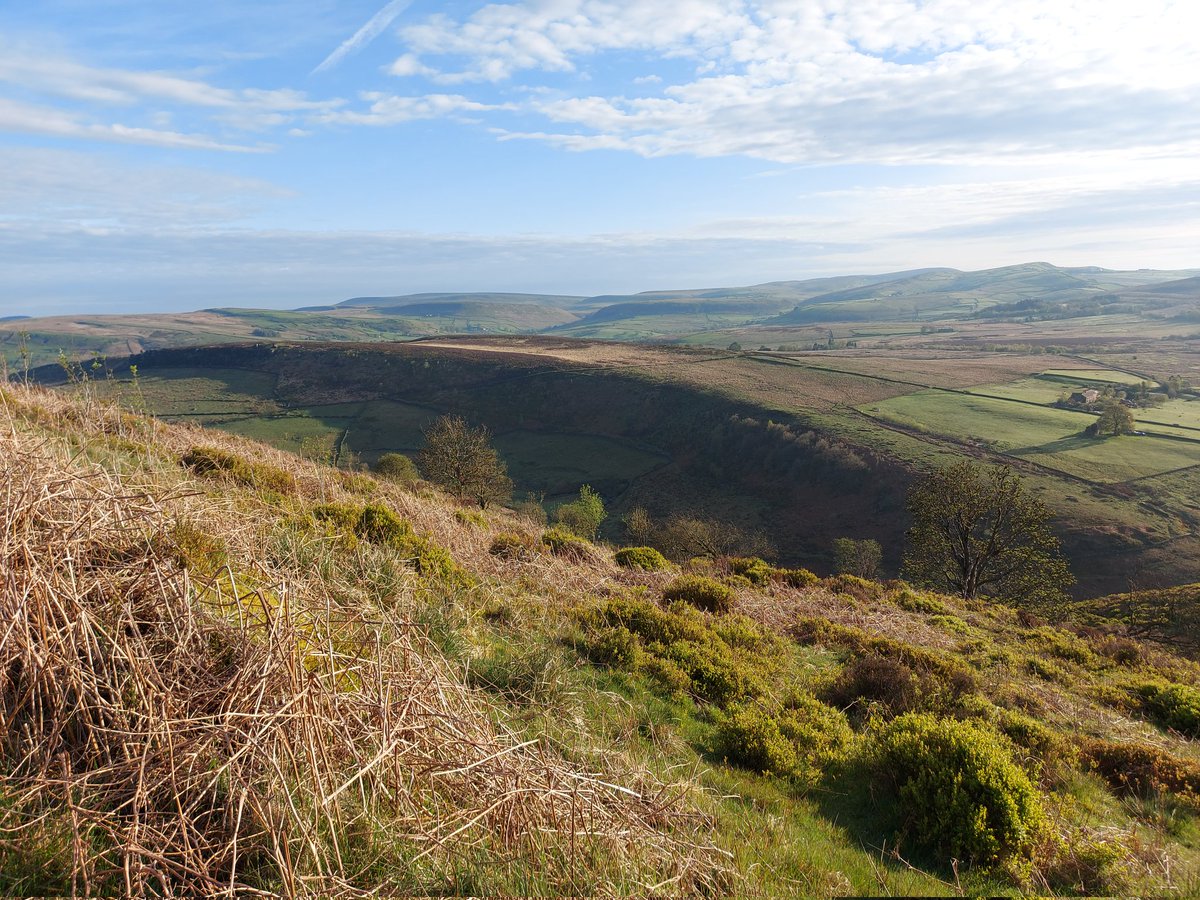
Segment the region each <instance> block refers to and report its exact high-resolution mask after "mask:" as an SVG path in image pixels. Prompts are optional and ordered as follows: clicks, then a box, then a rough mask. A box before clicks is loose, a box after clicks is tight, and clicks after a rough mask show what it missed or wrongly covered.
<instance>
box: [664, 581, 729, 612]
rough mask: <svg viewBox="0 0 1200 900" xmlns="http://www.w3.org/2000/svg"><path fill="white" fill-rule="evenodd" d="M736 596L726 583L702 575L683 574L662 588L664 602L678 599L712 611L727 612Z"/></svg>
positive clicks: (706, 610)
mask: <svg viewBox="0 0 1200 900" xmlns="http://www.w3.org/2000/svg"><path fill="white" fill-rule="evenodd" d="M736 597H737V595H736V594H734V592H733V590H732V589H731V588H729V587H728V586H727V585H724V584H721V582H719V581H714V580H713V579H712V578H706V577H705V576H703V575H683V576H680V577H679V578H676V579H675V580H674V581H672V582H671V583H670V584H669V585H667V586H666V587H665V588H663V600H664V601H665V602H667V603H674V602H676V601H680V602H683V603H687V604H689V605H691V606H694V607H696V608H697V609H702V610H704V611H705V612H712V613H723V612H728V611H729V610H730V609H732V608H733V602H734V600H735V599H736Z"/></svg>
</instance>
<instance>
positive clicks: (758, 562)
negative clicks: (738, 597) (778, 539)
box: [729, 556, 776, 587]
mask: <svg viewBox="0 0 1200 900" xmlns="http://www.w3.org/2000/svg"><path fill="white" fill-rule="evenodd" d="M729 571H730V572H731V573H732V574H734V575H740V576H742V577H743V578H745V579H746V580H747V581H749V582H750V583H751V584H752V585H755V586H756V587H766V586H767V585H768V584H770V583H771V576H772V575H773V574H774V573H775V571H776V570H775V569H774V568H773V567H772V566H771V565H770V563H768V562H767V561H766V560H763V559H760V558H759V557H757V556H735V557H732V558H731V559H730V560H729Z"/></svg>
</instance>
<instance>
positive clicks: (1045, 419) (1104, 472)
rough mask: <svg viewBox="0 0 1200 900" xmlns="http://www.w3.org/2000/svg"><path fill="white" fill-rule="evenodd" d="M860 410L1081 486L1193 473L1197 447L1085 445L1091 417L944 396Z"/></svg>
mask: <svg viewBox="0 0 1200 900" xmlns="http://www.w3.org/2000/svg"><path fill="white" fill-rule="evenodd" d="M860 409H861V410H862V411H863V412H865V413H867V414H869V415H872V416H877V417H879V418H881V419H883V420H885V421H888V422H892V423H895V424H897V425H901V426H904V427H906V428H911V429H914V430H916V431H919V432H928V433H931V434H935V435H938V436H942V437H947V438H950V439H952V440H955V441H960V442H963V443H967V444H973V445H976V446H979V447H984V448H987V449H989V450H992V451H996V452H1001V453H1004V454H1008V455H1011V456H1017V457H1021V458H1023V459H1027V460H1029V461H1031V462H1036V463H1038V464H1039V465H1042V466H1046V467H1048V468H1051V469H1056V470H1058V471H1060V472H1063V473H1065V474H1067V475H1071V476H1074V477H1076V478H1081V479H1084V480H1086V481H1095V482H1101V483H1115V482H1124V481H1129V480H1130V479H1134V478H1144V477H1146V476H1148V475H1156V474H1160V473H1163V472H1169V471H1174V470H1176V469H1182V468H1187V467H1189V466H1195V465H1200V443H1191V442H1187V441H1176V440H1170V439H1167V438H1163V437H1158V436H1155V435H1152V434H1146V435H1143V436H1123V437H1119V438H1111V437H1109V438H1093V437H1086V436H1084V435H1083V434H1082V432H1083V430H1084V429H1085V428H1086V427H1087V426H1088V425H1090V424H1091V423H1092V422H1094V421H1095V417H1094V416H1092V415H1090V414H1088V413H1083V412H1075V411H1073V410H1064V409H1054V408H1051V407H1039V406H1033V405H1030V404H1028V403H1013V402H1009V401H1006V400H998V399H993V398H991V397H980V396H975V395H970V394H962V393H956V392H949V391H917V392H915V393H911V394H906V395H904V396H901V397H895V398H892V399H890V400H886V401H882V402H880V403H877V404H871V405H869V406H862V407H860Z"/></svg>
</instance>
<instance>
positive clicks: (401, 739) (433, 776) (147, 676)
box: [0, 388, 720, 895]
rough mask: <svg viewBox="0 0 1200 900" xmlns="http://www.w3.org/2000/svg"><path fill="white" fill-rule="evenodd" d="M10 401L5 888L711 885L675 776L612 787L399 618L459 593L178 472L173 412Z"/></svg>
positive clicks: (293, 488) (301, 472) (439, 533)
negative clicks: (507, 723)
mask: <svg viewBox="0 0 1200 900" xmlns="http://www.w3.org/2000/svg"><path fill="white" fill-rule="evenodd" d="M2 401H3V413H4V418H3V421H0V485H2V486H3V487H2V488H0V490H2V491H3V495H4V496H3V505H2V507H0V573H3V575H2V576H0V577H2V578H3V581H2V582H0V622H3V623H4V624H3V630H2V631H0V734H2V735H3V738H2V744H0V873H2V874H0V879H3V887H4V889H5V890H6V891H15V892H28V891H29V890H33V891H39V892H50V893H96V892H98V893H120V894H125V895H149V894H165V895H184V894H196V895H212V894H231V895H232V894H241V893H247V892H251V893H252V892H256V891H267V892H281V893H286V894H289V895H336V894H358V893H363V892H371V891H384V892H388V891H391V892H397V891H398V892H404V893H431V892H441V891H444V890H462V889H466V888H469V886H470V885H469V884H468V882H471V879H474V882H473V883H474V884H476V885H481V886H483V887H484V888H486V889H488V890H493V891H494V890H501V891H505V892H509V891H512V892H528V893H538V892H547V893H561V892H571V891H577V892H586V893H605V892H629V891H635V890H641V891H646V890H651V889H653V888H654V886H656V885H658V886H662V885H668V886H670V887H671V889H672V890H679V891H688V892H690V891H693V890H697V889H701V888H702V887H703V886H705V885H711V883H712V881H713V879H714V878H716V877H718V876H719V868H720V867H719V866H718V865H717V864H716V857H715V855H714V854H713V853H712V851H711V850H709V849H708V847H707V844H706V843H705V842H704V841H703V840H702V838H701V836H700V835H699V834H698V833H697V831H696V828H697V826H698V824H699V823H698V822H696V821H695V820H693V819H690V818H688V816H687V815H686V812H685V811H684V810H683V809H682V807H681V806H680V803H679V798H680V791H679V789H678V788H676V789H674V790H668V788H667V787H666V785H665V784H663V783H660V782H659V781H658V780H657V779H655V778H653V777H652V776H651V775H649V774H648V773H647V772H644V771H643V772H640V773H638V772H627V773H624V774H625V776H626V778H625V780H624V781H625V783H624V784H619V783H617V782H616V780H615V779H614V776H613V775H610V774H608V773H604V772H599V771H594V770H591V769H588V768H583V767H580V766H578V765H577V764H575V763H573V762H571V761H570V760H568V759H567V758H565V757H563V756H562V755H560V754H559V753H558V752H557V751H556V750H555V749H554V748H552V747H550V746H547V745H545V744H544V743H543V742H541V741H539V740H537V739H532V740H521V739H518V737H517V736H516V735H515V734H514V733H512V732H510V731H508V730H506V728H505V727H504V726H503V725H502V724H500V722H501V720H502V717H501V716H499V715H498V714H497V712H496V710H494V709H492V708H491V707H490V706H489V705H488V702H487V701H486V698H485V697H484V695H482V694H481V693H480V692H478V691H476V690H473V689H472V688H470V687H469V686H468V685H467V684H466V683H465V682H464V680H463V678H462V674H461V673H460V672H457V671H456V670H455V668H454V666H453V664H452V662H451V661H449V660H447V659H446V658H445V657H444V656H443V655H442V654H441V653H440V652H438V651H437V650H436V649H435V647H434V646H433V645H432V644H431V643H430V641H429V639H428V638H427V636H426V633H425V631H424V630H423V629H422V628H420V627H417V623H416V621H415V618H416V617H415V615H414V614H415V612H416V611H417V609H418V606H419V604H418V598H421V597H426V598H427V597H430V596H442V597H445V596H447V592H449V591H453V590H462V588H461V587H456V586H454V585H444V584H440V583H439V582H438V581H437V580H436V579H430V578H427V577H424V576H422V575H420V574H418V573H417V572H415V571H413V570H412V568H411V567H409V566H407V565H406V564H405V560H404V559H403V558H402V557H401V556H398V555H397V553H396V551H393V550H391V549H390V548H388V547H379V546H374V545H364V546H362V547H357V548H354V549H353V550H351V551H347V550H346V549H345V548H342V547H339V546H337V545H336V544H335V543H334V542H332V541H330V540H329V539H328V538H326V537H324V536H323V535H322V534H320V533H318V532H315V531H311V532H306V531H305V530H304V529H301V528H296V527H291V528H289V526H287V524H286V522H287V513H286V510H285V509H284V508H281V507H279V506H272V503H279V502H281V501H280V500H279V498H273V497H269V496H266V495H263V496H260V495H258V494H256V493H255V489H256V487H257V485H256V484H254V483H253V481H252V483H249V484H244V483H240V482H239V487H238V489H237V491H234V490H232V489H231V488H230V487H229V486H228V485H226V486H224V487H222V488H221V490H220V491H217V490H216V489H215V488H206V487H205V486H204V485H202V484H200V483H199V482H194V481H189V480H188V478H187V475H186V472H185V471H184V470H183V469H182V468H180V467H179V466H178V465H177V464H176V465H174V466H172V462H171V460H172V459H178V458H179V457H178V454H180V453H181V452H182V451H183V450H185V449H186V448H187V447H190V446H196V445H198V444H199V443H200V442H198V441H196V440H195V437H196V435H195V434H194V433H190V432H189V430H188V429H170V428H166V427H164V426H161V425H158V424H156V423H142V424H138V425H136V426H135V425H133V424H132V423H127V422H125V419H124V417H123V415H122V414H120V413H118V412H116V411H115V410H108V409H104V408H100V407H98V406H97V407H95V408H92V409H90V410H85V411H83V412H82V413H81V412H80V407H79V406H78V405H76V404H74V403H71V402H69V401H67V400H64V399H61V398H58V397H54V396H51V395H46V394H42V393H39V392H35V391H31V390H26V389H12V388H8V389H3V394H2ZM67 422H69V423H71V427H70V430H69V431H60V430H58V429H59V428H60V427H61V425H62V424H63V423H67ZM122 429H137V432H136V433H133V432H131V431H124V432H123V431H122ZM113 434H116V435H118V436H120V437H122V439H124V440H127V441H129V444H130V446H129V447H127V448H114V447H113V446H112V445H111V443H109V442H107V441H106V438H107V437H109V436H112V435H113ZM126 435H128V436H126ZM204 437H205V441H204V446H206V447H213V449H216V450H219V451H221V453H220V454H213V455H214V456H222V454H224V453H230V454H237V455H239V456H244V455H246V454H247V451H250V453H251V455H252V461H253V463H254V464H255V465H260V466H271V467H272V468H273V469H274V470H278V471H280V472H283V473H286V474H287V478H288V484H289V486H290V487H289V490H290V492H291V495H289V497H286V498H283V500H282V502H283V503H285V504H291V505H293V506H295V505H297V504H304V503H312V502H319V501H322V500H326V501H328V500H333V501H340V500H342V499H343V494H342V491H343V489H342V487H341V486H340V483H339V479H338V478H337V476H336V473H335V472H331V471H325V472H322V471H320V470H319V469H318V468H317V467H314V466H311V465H309V464H307V463H303V462H302V461H299V460H296V459H294V458H291V457H287V456H286V455H284V454H274V453H271V452H269V451H266V450H263V449H261V448H257V447H254V448H253V449H252V450H251V449H250V448H251V446H252V445H239V443H238V442H237V441H234V440H232V439H230V440H222V439H220V438H215V436H209V435H205V436H204ZM213 445H216V446H213ZM222 445H225V446H222ZM81 449H86V452H80V451H81ZM134 453H138V454H140V457H139V458H138V460H136V461H131V459H130V455H132V454H134ZM118 458H119V459H120V460H121V462H120V465H119V466H114V465H112V463H113V462H114V460H117V459H118ZM222 458H224V457H222ZM92 460H103V461H104V462H105V463H106V465H104V466H101V465H98V464H97V463H96V462H93V461H92ZM115 469H119V471H115ZM275 486H276V485H272V487H275ZM389 497H391V495H389ZM407 503H408V505H409V507H410V508H401V509H399V510H398V511H397V512H396V515H397V516H399V515H403V514H406V513H410V512H415V511H417V509H416V508H417V507H421V509H420V510H419V511H420V512H421V513H422V516H421V518H422V521H421V524H422V525H423V526H425V529H426V530H427V531H428V532H429V533H430V534H431V536H432V537H433V538H436V539H438V540H439V541H440V540H442V539H445V543H446V544H449V545H451V546H452V547H453V546H454V545H456V544H457V545H462V544H463V542H464V541H465V542H467V543H469V544H471V545H472V546H471V549H474V550H475V551H476V552H477V558H479V559H481V560H483V561H485V562H486V561H487V560H491V559H492V558H491V557H490V556H489V555H488V554H487V553H486V551H483V550H481V549H480V548H479V547H475V546H474V545H475V544H480V543H482V542H485V541H486V540H487V536H486V535H479V536H476V537H464V534H463V533H464V532H466V531H468V530H470V531H478V529H477V528H475V527H474V526H470V527H469V529H468V528H464V526H462V524H461V523H455V522H454V521H453V512H452V511H451V510H449V509H443V510H442V511H441V512H437V511H435V510H434V509H433V506H434V504H432V503H429V504H425V503H423V502H422V501H420V500H419V499H417V498H413V497H411V496H410V497H409V498H408V500H407ZM398 505H399V506H401V507H403V503H401V504H398ZM247 508H257V509H259V510H260V511H263V510H270V514H269V515H267V516H266V518H265V521H266V522H268V523H270V525H271V527H267V528H264V527H262V521H258V522H254V521H250V520H248V519H247V517H246V515H245V511H246V509H247ZM216 535H219V539H217V538H215V537H212V536H216ZM205 536H208V537H205ZM473 558H474V557H473ZM495 562H496V564H502V563H501V561H495ZM356 568H357V569H358V570H360V571H371V572H372V573H374V574H380V573H384V572H385V571H388V572H390V573H391V575H390V581H386V582H385V585H384V587H383V588H380V587H379V586H378V585H373V586H370V587H364V586H362V585H361V584H357V583H353V579H352V573H353V570H355V569H356ZM463 878H467V882H463V880H462V879H463ZM481 878H482V879H483V880H482V881H480V880H479V879H481ZM489 885H490V887H488V886H489Z"/></svg>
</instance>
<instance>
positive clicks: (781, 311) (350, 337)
mask: <svg viewBox="0 0 1200 900" xmlns="http://www.w3.org/2000/svg"><path fill="white" fill-rule="evenodd" d="M1195 278H1196V275H1195V272H1190V271H1189V272H1158V271H1153V270H1137V271H1127V272H1121V271H1111V270H1107V269H1098V268H1060V267H1056V266H1052V265H1050V264H1049V263H1028V264H1025V265H1020V266H1006V267H1003V268H999V269H987V270H983V271H979V272H960V271H958V270H956V269H918V270H913V271H906V272H892V273H886V274H878V275H850V276H839V277H831V278H813V279H807V280H802V281H779V282H768V283H765V284H758V285H750V286H746V287H725V288H700V289H691V290H660V291H647V292H644V293H640V294H629V295H599V296H593V297H582V296H565V295H543V294H513V293H487V292H476V293H425V294H408V295H396V296H379V297H354V298H351V299H349V300H344V301H342V302H340V303H336V304H330V305H327V306H315V307H307V308H305V309H301V310H291V311H272V310H241V309H228V308H213V309H209V310H204V311H200V312H195V313H182V314H169V315H168V314H163V315H143V316H87V317H56V318H49V319H21V320H18V321H7V322H6V321H3V320H0V359H3V360H5V361H6V362H7V363H8V365H9V367H10V368H17V367H20V366H22V365H24V359H23V356H22V349H21V348H22V340H23V339H22V337H21V335H22V334H25V335H27V336H28V337H27V339H25V343H24V347H25V351H24V353H25V356H26V357H27V358H28V359H29V360H30V361H31V363H32V365H35V366H36V365H41V364H44V363H48V362H53V361H54V360H55V359H57V357H58V355H59V352H60V351H62V352H65V353H66V355H67V356H68V357H69V358H72V359H82V358H86V357H89V356H95V355H99V356H121V355H124V354H127V353H130V352H137V351H138V350H140V349H164V348H169V347H178V346H197V345H201V344H212V343H229V342H236V341H240V340H248V339H252V338H263V337H267V338H275V339H281V340H293V341H294V340H313V341H343V340H344V341H383V340H410V339H413V338H419V337H427V336H430V335H439V334H456V333H482V334H518V333H520V334H528V333H554V334H562V335H565V336H571V337H579V338H588V339H599V340H621V341H647V340H652V341H656V342H692V343H706V344H709V345H710V346H725V345H727V344H728V343H730V342H731V341H733V340H735V339H736V340H741V337H742V336H741V335H737V336H735V337H730V336H729V332H731V331H735V330H737V329H742V328H747V327H750V328H752V329H754V331H752V332H751V333H749V334H747V335H746V337H747V339H748V340H755V339H757V342H758V343H761V342H762V341H763V340H768V341H770V342H772V343H773V344H774V345H775V346H778V345H780V344H791V343H795V342H797V341H799V342H801V343H802V344H803V346H805V347H807V346H809V345H811V344H812V343H813V342H814V338H816V339H817V340H820V339H821V337H823V335H821V334H819V333H817V334H814V331H813V329H817V330H818V331H819V330H820V329H822V327H824V328H826V329H828V330H833V329H835V328H836V329H837V330H838V331H839V332H843V333H845V332H846V328H845V325H847V324H850V325H860V324H864V323H870V324H873V325H875V326H876V331H873V332H871V334H872V335H874V336H876V337H879V336H884V337H887V336H890V335H901V336H902V335H905V334H907V333H908V332H912V331H914V330H916V331H919V329H920V327H921V326H920V325H917V326H916V328H915V329H914V328H913V326H912V324H911V323H914V322H919V323H929V322H938V323H941V324H942V325H943V326H945V325H946V324H947V323H959V325H960V327H963V328H964V331H965V332H967V333H971V334H979V335H981V336H983V335H987V334H989V329H992V330H994V327H993V326H991V325H986V326H980V324H979V323H980V322H981V321H987V322H997V321H1003V322H1007V321H1026V320H1038V321H1047V320H1055V319H1063V318H1066V319H1070V320H1072V321H1073V322H1076V323H1082V324H1080V325H1079V326H1078V328H1076V330H1075V332H1073V333H1072V335H1071V336H1070V338H1069V339H1071V340H1078V339H1080V337H1079V334H1078V332H1079V331H1080V330H1083V331H1086V330H1087V329H1091V328H1100V326H1101V322H1102V320H1100V319H1098V318H1097V317H1099V316H1105V317H1107V318H1106V319H1104V320H1103V325H1104V326H1105V328H1103V329H1101V330H1102V331H1103V333H1104V334H1105V335H1112V334H1126V335H1128V334H1131V333H1134V332H1137V333H1143V332H1144V329H1145V328H1146V327H1147V326H1150V327H1151V328H1160V327H1162V326H1164V325H1168V326H1169V324H1170V323H1171V322H1176V321H1185V322H1190V321H1194V320H1196V319H1197V318H1200V293H1198V292H1196V291H1194V290H1192V286H1193V285H1194V284H1195V283H1196V281H1195ZM1114 314H1119V316H1117V317H1114ZM876 332H878V333H876ZM1164 333H1167V332H1164ZM868 336H869V335H868ZM850 337H851V338H852V339H853V338H855V337H856V336H855V335H853V334H851V335H850ZM722 342H723V343H722ZM756 346H757V343H756Z"/></svg>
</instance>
